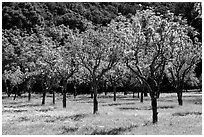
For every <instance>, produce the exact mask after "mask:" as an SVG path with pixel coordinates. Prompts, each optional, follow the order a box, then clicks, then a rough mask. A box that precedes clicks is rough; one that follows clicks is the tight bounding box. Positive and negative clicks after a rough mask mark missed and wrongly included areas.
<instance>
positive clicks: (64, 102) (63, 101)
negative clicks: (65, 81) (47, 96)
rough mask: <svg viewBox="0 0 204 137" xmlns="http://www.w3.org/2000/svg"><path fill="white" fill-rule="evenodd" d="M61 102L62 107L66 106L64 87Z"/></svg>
mask: <svg viewBox="0 0 204 137" xmlns="http://www.w3.org/2000/svg"><path fill="white" fill-rule="evenodd" d="M62 103H63V108H66V91H65V89H64V90H63V100H62Z"/></svg>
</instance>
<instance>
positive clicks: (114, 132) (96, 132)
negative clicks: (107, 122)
mask: <svg viewBox="0 0 204 137" xmlns="http://www.w3.org/2000/svg"><path fill="white" fill-rule="evenodd" d="M136 127H138V125H131V126H128V127H118V128H113V129H110V130H105V129H102V130H98V129H96V130H94V131H93V132H92V133H91V135H120V134H122V133H123V132H125V131H131V129H133V128H136Z"/></svg>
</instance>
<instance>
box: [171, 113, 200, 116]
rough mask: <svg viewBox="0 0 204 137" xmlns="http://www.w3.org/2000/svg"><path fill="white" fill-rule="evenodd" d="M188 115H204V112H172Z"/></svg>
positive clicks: (178, 114)
mask: <svg viewBox="0 0 204 137" xmlns="http://www.w3.org/2000/svg"><path fill="white" fill-rule="evenodd" d="M187 115H202V113H201V112H177V113H173V114H172V116H187Z"/></svg>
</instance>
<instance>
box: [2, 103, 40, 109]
mask: <svg viewBox="0 0 204 137" xmlns="http://www.w3.org/2000/svg"><path fill="white" fill-rule="evenodd" d="M15 104H18V102H17V103H15ZM37 106H41V104H23V105H13V106H11V105H8V106H7V105H5V106H4V107H7V108H22V107H37Z"/></svg>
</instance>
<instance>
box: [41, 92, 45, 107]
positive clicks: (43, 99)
mask: <svg viewBox="0 0 204 137" xmlns="http://www.w3.org/2000/svg"><path fill="white" fill-rule="evenodd" d="M45 96H46V91H44V92H43V98H42V105H44V104H45Z"/></svg>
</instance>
